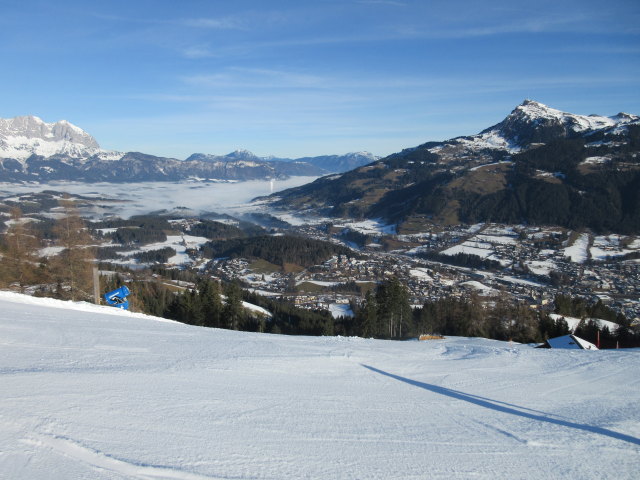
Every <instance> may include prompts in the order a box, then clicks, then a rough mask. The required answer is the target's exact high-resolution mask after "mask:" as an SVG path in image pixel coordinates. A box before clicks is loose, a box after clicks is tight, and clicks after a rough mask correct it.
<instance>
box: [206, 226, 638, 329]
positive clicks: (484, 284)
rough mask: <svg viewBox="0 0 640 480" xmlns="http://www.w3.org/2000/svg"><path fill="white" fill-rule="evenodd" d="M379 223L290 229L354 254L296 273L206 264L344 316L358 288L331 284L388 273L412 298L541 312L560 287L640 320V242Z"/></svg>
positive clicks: (529, 230) (362, 281) (230, 262)
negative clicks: (419, 230) (464, 261)
mask: <svg viewBox="0 0 640 480" xmlns="http://www.w3.org/2000/svg"><path fill="white" fill-rule="evenodd" d="M376 227H379V226H378V225H376V223H375V222H351V223H347V224H344V225H337V224H336V225H332V226H331V227H329V229H330V230H332V231H336V230H340V233H338V234H333V235H332V234H329V233H327V230H328V227H327V225H305V226H302V227H297V228H295V233H296V234H303V235H307V236H310V237H312V238H316V239H320V240H327V241H332V242H341V243H344V244H346V245H350V246H351V247H353V256H347V255H339V256H334V257H332V258H330V259H329V260H327V261H326V262H324V263H323V264H322V265H318V266H315V267H314V268H310V269H305V270H302V271H299V272H282V271H271V272H264V271H261V269H260V268H257V269H253V268H252V265H255V264H254V263H252V262H250V261H248V260H247V259H215V260H212V261H211V262H210V263H209V264H207V266H206V267H205V268H206V271H207V272H209V273H210V274H211V275H213V276H215V277H219V278H221V279H225V280H230V279H234V278H240V279H242V281H243V282H244V283H245V284H246V285H247V286H248V287H249V288H252V289H256V290H257V291H259V292H260V293H262V294H264V295H277V296H284V297H289V298H291V299H292V300H294V301H295V302H296V304H298V305H301V306H305V307H307V308H329V309H331V310H332V311H333V312H338V313H339V314H345V313H346V314H348V312H349V309H348V305H349V304H350V303H351V302H353V301H356V302H357V301H358V295H354V293H352V292H351V293H350V292H348V291H347V292H344V291H341V290H344V289H340V288H336V287H339V286H341V285H342V286H346V285H349V284H356V285H361V286H362V287H364V288H365V289H366V288H367V286H369V288H371V287H372V286H375V284H376V283H377V282H379V281H381V280H382V279H384V278H388V277H391V276H395V277H397V278H399V279H400V280H401V281H402V283H403V284H404V285H406V287H407V288H408V289H409V291H410V294H411V301H412V303H413V304H415V305H422V304H423V303H424V302H425V301H426V300H435V299H438V298H442V297H451V296H453V297H460V298H463V297H468V296H470V295H471V294H475V295H478V296H480V297H482V298H484V299H486V300H487V301H491V299H492V298H495V297H498V296H500V295H507V296H510V297H512V298H515V299H517V300H518V301H520V302H525V303H526V304H527V305H529V306H530V307H531V308H535V309H538V308H541V309H544V308H545V307H548V306H550V305H551V304H552V302H553V299H554V297H555V295H557V294H565V295H570V296H581V297H585V298H587V299H589V300H591V301H594V302H597V301H598V300H600V301H601V302H602V303H604V304H606V305H609V306H610V307H612V308H614V309H615V310H617V311H619V312H621V313H623V314H624V315H625V316H627V317H628V318H631V319H634V318H635V319H638V317H640V301H639V296H640V263H638V261H637V260H623V259H621V257H623V256H625V255H627V256H630V255H629V254H631V253H633V252H640V239H637V238H629V237H623V236H620V235H611V236H594V235H592V234H589V233H579V234H576V233H574V232H571V231H563V230H561V229H544V228H539V227H526V226H507V225H496V224H481V225H473V226H470V227H468V228H460V227H455V228H450V229H444V230H441V231H439V232H437V233H435V232H433V233H424V234H419V235H397V234H389V233H385V229H384V228H378V229H376ZM349 231H356V232H359V233H361V234H363V235H364V236H365V237H366V239H367V240H366V241H367V242H368V243H366V244H365V245H362V246H359V245H354V244H353V242H349V241H348V240H346V241H345V240H341V239H342V238H344V236H345V235H346V234H348V232H349ZM386 231H387V232H388V228H387V229H386ZM383 244H386V248H385V245H383ZM389 245H392V247H391V248H390V247H389ZM389 248H390V249H389ZM429 251H436V252H439V253H441V254H442V255H445V256H450V257H453V256H454V255H456V254H458V253H464V254H468V255H475V256H477V257H481V258H483V259H489V260H494V261H496V262H498V263H499V265H500V267H498V268H494V269H492V270H493V271H490V270H484V269H482V268H469V267H465V266H456V265H452V264H450V263H446V262H445V261H443V259H444V257H441V258H440V259H439V260H430V259H428V258H425V257H423V256H421V255H420V254H421V253H424V252H429ZM445 260H446V259H445ZM292 286H295V288H291V287H292ZM337 305H338V306H340V305H342V306H343V307H338V306H337Z"/></svg>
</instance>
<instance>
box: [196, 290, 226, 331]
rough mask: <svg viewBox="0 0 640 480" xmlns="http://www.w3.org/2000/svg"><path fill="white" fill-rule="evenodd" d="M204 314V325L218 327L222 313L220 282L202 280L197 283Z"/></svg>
mask: <svg viewBox="0 0 640 480" xmlns="http://www.w3.org/2000/svg"><path fill="white" fill-rule="evenodd" d="M198 291H199V292H200V299H201V305H202V313H203V316H204V326H205V327H220V326H221V324H220V316H221V314H222V310H223V307H222V300H221V298H220V284H219V283H218V282H217V281H211V280H203V281H202V282H200V284H199V285H198Z"/></svg>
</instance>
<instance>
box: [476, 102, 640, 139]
mask: <svg viewBox="0 0 640 480" xmlns="http://www.w3.org/2000/svg"><path fill="white" fill-rule="evenodd" d="M638 120H639V118H638V117H636V116H634V115H628V114H622V113H621V114H618V115H615V116H612V117H605V116H601V115H577V114H574V113H567V112H563V111H561V110H557V109H555V108H551V107H549V106H547V105H544V104H543V103H540V102H536V101H535V100H529V99H527V100H525V101H524V102H522V103H521V104H520V105H518V106H517V107H516V108H515V109H514V110H513V111H512V112H511V113H510V114H509V115H508V116H507V117H506V118H505V119H504V120H503V121H502V122H500V123H498V124H497V125H494V126H493V127H490V128H488V129H486V130H484V131H482V132H481V133H480V135H484V134H493V135H498V136H500V137H501V138H503V139H504V140H505V141H506V142H507V143H510V144H513V145H517V146H519V147H526V146H527V145H529V144H531V143H546V142H548V141H550V140H552V139H554V138H565V137H571V136H575V135H580V134H586V133H589V132H595V131H597V130H602V129H605V128H612V127H616V126H619V125H624V124H628V123H630V122H636V121H638Z"/></svg>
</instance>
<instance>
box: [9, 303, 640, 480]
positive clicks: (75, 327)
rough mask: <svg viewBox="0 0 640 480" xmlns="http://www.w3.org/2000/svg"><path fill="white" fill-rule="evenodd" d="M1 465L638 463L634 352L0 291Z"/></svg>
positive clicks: (106, 471)
mask: <svg viewBox="0 0 640 480" xmlns="http://www.w3.org/2000/svg"><path fill="white" fill-rule="evenodd" d="M0 378H1V380H0V382H1V383H0V385H1V388H0V477H2V478H11V479H51V478H91V479H102V478H104V479H107V478H109V479H115V478H117V479H123V478H134V479H143V478H146V479H149V478H165V479H213V478H216V479H217V478H234V479H245V478H247V479H248V478H252V479H259V478H269V479H286V478H292V479H293V478H295V479H298V478H332V479H340V478H345V479H346V478H380V479H393V478H398V479H406V478H447V479H449V478H470V477H473V478H486V479H492V480H493V479H496V478H572V479H575V478H581V479H584V478H615V479H621V478H634V477H635V476H636V474H637V471H638V468H639V467H640V409H638V394H637V391H638V386H639V385H640V356H639V355H638V351H595V352H591V351H558V350H556V351H554V350H536V349H533V348H531V347H530V346H526V345H512V344H509V343H503V342H497V341H490V340H482V339H466V338H451V339H446V340H443V341H431V342H389V341H376V340H365V339H359V338H333V337H321V338H311V337H286V336H278V335H266V334H251V333H243V332H233V331H225V330H214V329H203V328H197V327H192V326H187V325H182V324H178V323H174V322H170V321H165V320H161V319H157V318H153V317H147V316H144V315H140V314H131V313H128V312H122V311H118V310H115V309H109V308H107V307H95V306H91V305H87V304H73V303H69V302H58V301H55V300H46V299H34V298H31V297H24V296H21V295H18V294H13V293H7V292H0Z"/></svg>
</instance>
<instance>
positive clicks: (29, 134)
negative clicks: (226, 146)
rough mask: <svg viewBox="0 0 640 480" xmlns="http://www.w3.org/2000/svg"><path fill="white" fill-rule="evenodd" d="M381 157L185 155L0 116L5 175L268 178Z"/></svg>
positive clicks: (0, 168) (0, 176) (0, 169)
mask: <svg viewBox="0 0 640 480" xmlns="http://www.w3.org/2000/svg"><path fill="white" fill-rule="evenodd" d="M375 160H377V157H375V156H373V155H372V154H370V153H368V152H358V153H349V154H346V155H332V156H322V157H305V158H302V159H289V158H275V157H258V156H256V155H254V154H252V153H251V152H248V151H246V150H237V151H235V152H232V153H230V154H228V155H210V154H202V153H196V154H193V155H191V156H190V157H189V158H187V159H186V160H185V161H182V160H178V159H175V158H165V157H157V156H154V155H148V154H144V153H140V152H128V153H123V152H114V151H107V150H102V149H101V148H100V146H99V145H98V142H97V141H96V140H95V139H94V138H93V137H92V136H91V135H89V134H88V133H86V132H85V131H84V130H82V129H81V128H79V127H77V126H75V125H73V124H71V123H69V122H67V121H65V120H62V121H59V122H56V123H46V122H44V121H43V120H41V119H40V118H38V117H34V116H23V117H15V118H10V119H0V181H38V182H46V181H50V180H74V181H82V182H104V181H107V182H143V181H179V180H188V179H196V180H234V181H238V180H263V179H282V178H287V177H290V176H299V175H301V176H319V175H326V174H328V173H335V172H344V171H346V170H350V169H353V168H356V167H358V166H361V165H365V164H367V163H371V162H373V161H375Z"/></svg>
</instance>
